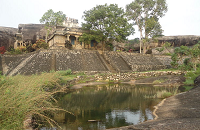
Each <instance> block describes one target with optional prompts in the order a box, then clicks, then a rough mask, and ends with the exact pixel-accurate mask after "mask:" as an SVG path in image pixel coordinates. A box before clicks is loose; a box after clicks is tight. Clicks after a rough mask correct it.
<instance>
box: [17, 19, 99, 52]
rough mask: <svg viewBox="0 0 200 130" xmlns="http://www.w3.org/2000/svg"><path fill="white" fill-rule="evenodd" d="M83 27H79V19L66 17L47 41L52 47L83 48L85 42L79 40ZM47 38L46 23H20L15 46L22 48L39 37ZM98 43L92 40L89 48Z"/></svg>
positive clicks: (53, 30)
mask: <svg viewBox="0 0 200 130" xmlns="http://www.w3.org/2000/svg"><path fill="white" fill-rule="evenodd" d="M82 33H83V32H82V29H81V27H79V24H78V20H77V19H73V18H68V17H67V18H66V19H65V21H64V22H63V25H62V26H57V27H56V28H53V29H52V31H51V32H50V34H49V36H48V39H47V42H48V43H49V47H50V49H62V48H69V49H83V48H85V46H86V45H85V44H84V43H80V42H79V37H80V36H82ZM45 38H46V30H45V26H44V24H19V26H18V32H17V33H16V34H15V39H16V41H15V43H14V48H15V49H16V48H20V47H23V46H27V45H29V44H33V43H35V42H36V41H37V40H38V39H44V40H45ZM96 45H97V43H96V42H95V41H91V44H90V45H87V48H91V49H92V48H95V47H97V46H96Z"/></svg>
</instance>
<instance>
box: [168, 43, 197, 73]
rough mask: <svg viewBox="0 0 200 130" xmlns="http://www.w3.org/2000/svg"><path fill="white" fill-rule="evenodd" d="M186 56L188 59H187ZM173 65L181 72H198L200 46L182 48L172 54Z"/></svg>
mask: <svg viewBox="0 0 200 130" xmlns="http://www.w3.org/2000/svg"><path fill="white" fill-rule="evenodd" d="M185 56H186V57H187V58H185ZM171 59H172V62H171V65H172V66H173V67H174V68H178V69H181V70H196V69H197V67H198V65H199V64H200V60H199V59H200V44H199V43H198V44H196V45H194V46H193V47H187V46H180V47H177V48H175V50H174V53H173V54H172V57H171Z"/></svg>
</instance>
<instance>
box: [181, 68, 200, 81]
mask: <svg viewBox="0 0 200 130" xmlns="http://www.w3.org/2000/svg"><path fill="white" fill-rule="evenodd" d="M199 75H200V67H199V68H197V70H196V71H189V72H187V74H186V75H185V77H186V81H185V82H184V84H186V85H191V84H192V85H193V84H194V80H195V79H196V77H198V76H199Z"/></svg>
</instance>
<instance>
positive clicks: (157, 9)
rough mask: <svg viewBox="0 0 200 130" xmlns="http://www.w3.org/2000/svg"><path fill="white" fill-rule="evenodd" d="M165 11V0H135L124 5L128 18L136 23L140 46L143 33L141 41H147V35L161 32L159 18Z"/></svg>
mask: <svg viewBox="0 0 200 130" xmlns="http://www.w3.org/2000/svg"><path fill="white" fill-rule="evenodd" d="M166 12H167V3H166V0H135V1H133V2H132V3H130V4H128V5H127V6H126V13H127V16H128V18H129V19H130V20H133V24H134V25H137V26H138V29H139V31H140V48H141V44H142V40H141V39H143V38H144V37H143V35H145V40H143V41H144V43H147V42H148V38H149V37H154V36H156V35H161V34H162V31H163V30H162V29H161V25H160V23H159V18H161V17H163V16H164V15H165V13H166ZM143 49H144V48H143ZM140 53H141V49H140Z"/></svg>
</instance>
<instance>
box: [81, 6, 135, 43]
mask: <svg viewBox="0 0 200 130" xmlns="http://www.w3.org/2000/svg"><path fill="white" fill-rule="evenodd" d="M83 18H84V20H85V21H86V22H85V23H82V29H83V30H84V31H85V32H84V33H83V36H82V37H81V38H80V41H82V42H85V43H89V42H90V41H91V40H95V41H96V42H102V43H105V44H107V43H109V42H112V41H114V40H115V41H117V42H121V41H123V40H126V38H127V36H129V35H130V34H133V33H134V28H133V27H132V24H130V23H128V19H127V18H126V15H125V12H124V10H123V9H122V8H119V7H118V5H117V4H110V5H107V4H105V5H97V6H96V7H94V8H92V9H90V10H88V11H84V15H83Z"/></svg>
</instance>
